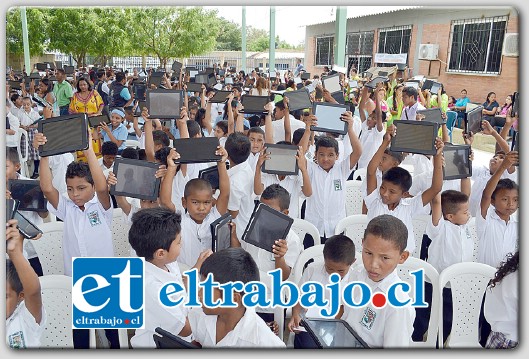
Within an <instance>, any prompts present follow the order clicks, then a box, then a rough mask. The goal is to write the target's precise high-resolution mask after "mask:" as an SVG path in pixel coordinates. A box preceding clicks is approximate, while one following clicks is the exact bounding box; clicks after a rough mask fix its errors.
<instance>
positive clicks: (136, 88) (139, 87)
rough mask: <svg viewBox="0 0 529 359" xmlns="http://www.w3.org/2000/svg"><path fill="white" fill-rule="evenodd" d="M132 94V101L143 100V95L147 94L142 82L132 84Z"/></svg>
mask: <svg viewBox="0 0 529 359" xmlns="http://www.w3.org/2000/svg"><path fill="white" fill-rule="evenodd" d="M132 92H133V93H134V99H136V100H145V93H146V92H147V85H146V84H144V83H142V82H136V83H134V84H132Z"/></svg>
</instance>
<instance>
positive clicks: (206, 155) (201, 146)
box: [173, 137, 222, 163]
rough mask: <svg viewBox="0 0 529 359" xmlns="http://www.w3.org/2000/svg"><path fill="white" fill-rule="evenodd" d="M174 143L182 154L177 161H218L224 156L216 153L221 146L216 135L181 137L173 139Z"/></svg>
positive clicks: (175, 147) (177, 150)
mask: <svg viewBox="0 0 529 359" xmlns="http://www.w3.org/2000/svg"><path fill="white" fill-rule="evenodd" d="M173 145H174V149H175V150H176V152H178V153H179V154H180V158H179V159H178V160H176V161H175V162H177V163H203V162H218V161H220V160H221V158H222V156H219V155H216V154H215V152H216V151H217V147H218V146H219V139H218V138H216V137H201V138H180V139H177V140H173Z"/></svg>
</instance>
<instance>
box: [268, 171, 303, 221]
mask: <svg viewBox="0 0 529 359" xmlns="http://www.w3.org/2000/svg"><path fill="white" fill-rule="evenodd" d="M261 183H262V184H263V186H264V188H266V187H268V186H270V185H273V184H278V185H280V186H281V187H283V188H284V189H286V190H287V192H288V193H289V194H290V205H289V206H288V215H289V216H290V217H292V218H299V215H300V213H299V212H300V206H299V199H300V198H306V197H305V195H304V194H303V191H302V189H301V187H303V176H302V175H301V173H299V174H298V175H297V176H294V175H289V176H285V178H284V179H283V180H280V179H279V176H278V175H276V174H270V173H261Z"/></svg>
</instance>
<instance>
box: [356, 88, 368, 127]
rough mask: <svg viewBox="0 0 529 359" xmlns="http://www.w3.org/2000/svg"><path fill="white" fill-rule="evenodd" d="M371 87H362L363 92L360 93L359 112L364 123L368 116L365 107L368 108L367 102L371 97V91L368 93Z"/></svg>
mask: <svg viewBox="0 0 529 359" xmlns="http://www.w3.org/2000/svg"><path fill="white" fill-rule="evenodd" d="M368 91H369V89H368V88H367V87H366V86H364V87H362V92H361V93H360V103H359V104H358V112H359V113H360V120H361V121H362V123H363V122H364V121H365V120H366V119H367V118H366V113H365V108H366V102H367V100H366V99H368V98H369V93H368Z"/></svg>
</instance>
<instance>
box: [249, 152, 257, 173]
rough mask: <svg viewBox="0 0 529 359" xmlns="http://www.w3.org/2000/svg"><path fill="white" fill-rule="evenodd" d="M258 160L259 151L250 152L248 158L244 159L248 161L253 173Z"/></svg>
mask: <svg viewBox="0 0 529 359" xmlns="http://www.w3.org/2000/svg"><path fill="white" fill-rule="evenodd" d="M258 160H259V152H257V153H255V154H254V153H252V152H250V155H249V156H248V159H247V160H246V162H248V164H249V165H250V167H251V168H252V171H253V172H254V173H255V167H256V166H257V161H258Z"/></svg>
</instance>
